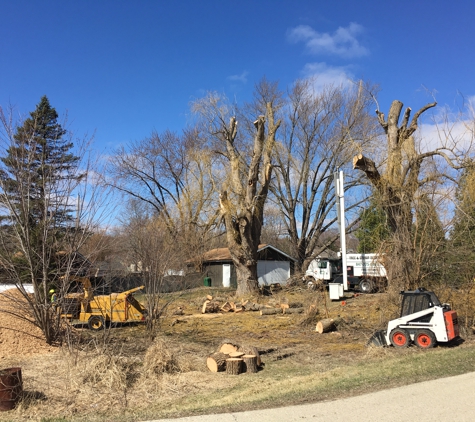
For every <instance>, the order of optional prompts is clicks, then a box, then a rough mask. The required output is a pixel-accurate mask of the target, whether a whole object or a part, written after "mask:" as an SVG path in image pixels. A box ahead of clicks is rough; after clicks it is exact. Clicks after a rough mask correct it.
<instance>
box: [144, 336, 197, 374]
mask: <svg viewBox="0 0 475 422" xmlns="http://www.w3.org/2000/svg"><path fill="white" fill-rule="evenodd" d="M194 367H195V365H194V360H193V358H192V357H190V356H187V354H185V353H184V352H183V350H182V349H181V348H180V349H174V348H173V347H172V346H171V345H170V343H169V342H166V341H165V340H163V339H157V340H156V341H155V342H154V343H153V344H152V345H151V346H150V347H149V348H148V349H147V352H146V353H145V357H144V362H143V371H144V375H145V376H146V377H154V376H157V375H163V374H174V373H182V372H189V371H193V370H194Z"/></svg>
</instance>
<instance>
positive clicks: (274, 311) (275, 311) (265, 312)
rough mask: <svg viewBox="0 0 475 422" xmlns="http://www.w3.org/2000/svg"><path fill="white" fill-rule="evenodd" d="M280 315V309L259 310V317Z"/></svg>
mask: <svg viewBox="0 0 475 422" xmlns="http://www.w3.org/2000/svg"><path fill="white" fill-rule="evenodd" d="M281 313H282V309H281V308H269V309H261V310H260V314H261V315H276V314H281Z"/></svg>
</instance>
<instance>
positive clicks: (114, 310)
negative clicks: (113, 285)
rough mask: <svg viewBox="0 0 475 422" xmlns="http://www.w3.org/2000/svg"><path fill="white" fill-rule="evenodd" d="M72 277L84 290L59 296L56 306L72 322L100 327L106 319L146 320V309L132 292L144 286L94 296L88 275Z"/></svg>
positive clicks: (114, 320) (95, 328)
mask: <svg viewBox="0 0 475 422" xmlns="http://www.w3.org/2000/svg"><path fill="white" fill-rule="evenodd" d="M71 281H73V282H76V283H79V285H80V290H81V291H79V292H77V293H68V294H66V295H64V297H60V298H59V299H58V304H57V307H58V310H59V312H60V314H61V317H62V318H65V319H67V320H69V321H70V322H72V323H80V324H87V325H88V327H89V328H90V329H91V330H100V329H102V328H104V326H105V324H106V323H125V322H144V321H145V317H146V314H147V311H146V309H145V308H144V306H143V305H142V304H141V303H140V302H139V301H138V300H137V299H136V298H135V297H134V295H133V294H134V293H135V292H137V291H139V290H142V289H143V288H144V286H139V287H135V288H133V289H130V290H127V291H124V292H120V293H111V294H109V295H97V296H95V295H94V291H93V288H92V285H91V281H90V280H89V278H87V277H74V278H73V279H72V280H71Z"/></svg>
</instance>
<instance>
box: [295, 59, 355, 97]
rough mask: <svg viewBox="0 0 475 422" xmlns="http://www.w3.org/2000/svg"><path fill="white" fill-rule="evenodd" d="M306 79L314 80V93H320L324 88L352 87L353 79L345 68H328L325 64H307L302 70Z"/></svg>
mask: <svg viewBox="0 0 475 422" xmlns="http://www.w3.org/2000/svg"><path fill="white" fill-rule="evenodd" d="M303 74H304V76H305V77H306V78H309V79H313V80H314V88H315V90H316V91H322V90H323V88H324V87H325V86H329V85H333V86H342V87H347V86H350V85H352V82H351V80H352V79H354V76H353V75H352V73H351V72H350V71H349V70H348V68H347V67H345V66H328V65H327V64H326V63H308V64H306V65H305V67H304V69H303Z"/></svg>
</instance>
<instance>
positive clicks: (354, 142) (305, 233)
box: [271, 80, 378, 268]
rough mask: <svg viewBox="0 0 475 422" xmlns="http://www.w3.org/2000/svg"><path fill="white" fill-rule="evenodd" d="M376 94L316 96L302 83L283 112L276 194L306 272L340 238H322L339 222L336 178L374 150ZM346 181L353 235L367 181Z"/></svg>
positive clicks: (333, 91) (335, 91) (361, 88)
mask: <svg viewBox="0 0 475 422" xmlns="http://www.w3.org/2000/svg"><path fill="white" fill-rule="evenodd" d="M374 89H375V88H374V87H372V86H369V85H367V84H366V85H363V82H360V83H359V85H356V86H354V87H351V88H344V87H341V86H340V87H335V86H326V87H325V88H324V89H323V91H321V92H315V91H314V88H313V81H312V80H300V81H297V82H296V83H295V85H294V86H293V87H292V89H291V91H290V93H289V96H288V99H287V102H286V106H285V107H284V108H283V109H282V114H283V115H284V117H283V123H282V130H281V132H280V133H281V136H280V139H279V140H280V142H278V147H277V150H276V153H275V161H276V171H275V175H276V177H275V179H274V181H273V182H272V184H271V190H272V193H273V195H274V199H275V200H276V202H277V203H278V204H279V206H280V208H281V210H282V214H283V216H284V221H285V223H286V226H287V232H288V235H289V236H290V241H291V243H292V245H293V248H294V255H295V256H296V257H297V258H298V264H297V265H298V267H300V268H306V266H307V265H308V263H309V261H310V260H311V259H313V258H314V257H315V256H316V255H318V254H319V253H321V252H322V251H323V250H324V249H326V248H327V247H328V246H329V245H330V244H332V243H333V242H334V241H335V240H336V238H337V237H336V236H331V237H327V238H326V239H325V241H323V237H322V234H323V233H325V232H327V231H328V230H329V228H330V227H332V226H333V225H334V224H335V222H336V213H335V202H336V195H335V192H334V180H333V174H334V173H335V171H337V170H339V169H342V170H343V169H345V168H346V167H347V166H348V164H349V163H350V162H351V158H352V157H353V155H354V154H355V153H356V152H358V151H360V150H362V149H363V148H366V147H367V145H371V143H373V142H374V140H375V137H376V135H377V134H378V131H377V122H376V119H375V118H371V117H370V116H369V114H368V106H369V104H370V103H371V102H372V98H371V96H370V94H369V92H370V91H374ZM345 176H346V177H345V179H346V180H345V192H346V194H345V195H346V211H347V218H349V223H347V229H348V230H351V228H352V227H353V225H354V224H355V222H356V221H357V213H355V212H354V213H353V214H352V213H351V211H352V210H355V209H356V207H357V206H358V205H361V204H362V203H364V202H365V201H366V200H367V197H366V195H365V193H364V192H365V191H364V189H361V184H362V180H361V178H358V177H357V178H355V177H352V175H351V174H350V172H348V171H347V172H346V175H345ZM358 187H359V189H358V190H356V189H352V188H358ZM352 191H354V193H353V194H352Z"/></svg>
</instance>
